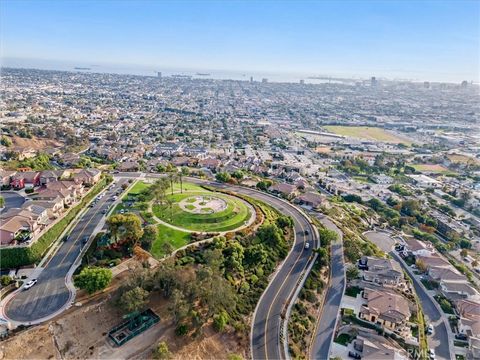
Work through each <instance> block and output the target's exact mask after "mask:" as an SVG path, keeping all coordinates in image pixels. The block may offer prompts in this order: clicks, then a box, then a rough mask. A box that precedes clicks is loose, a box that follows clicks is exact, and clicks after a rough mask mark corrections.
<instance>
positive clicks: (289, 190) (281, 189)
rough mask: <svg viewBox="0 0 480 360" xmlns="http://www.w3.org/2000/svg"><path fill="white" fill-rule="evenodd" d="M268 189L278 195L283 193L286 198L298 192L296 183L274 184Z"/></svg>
mask: <svg viewBox="0 0 480 360" xmlns="http://www.w3.org/2000/svg"><path fill="white" fill-rule="evenodd" d="M268 191H269V192H271V193H273V194H276V195H282V196H283V197H284V198H286V199H292V198H293V197H294V196H295V195H297V193H298V191H297V187H296V186H295V185H291V184H286V183H279V184H274V185H272V186H270V187H269V188H268Z"/></svg>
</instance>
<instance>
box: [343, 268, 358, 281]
mask: <svg viewBox="0 0 480 360" xmlns="http://www.w3.org/2000/svg"><path fill="white" fill-rule="evenodd" d="M346 275H347V280H348V281H351V280H354V279H356V278H358V275H360V272H359V271H358V269H357V267H356V266H355V265H353V266H349V267H348V268H347V271H346Z"/></svg>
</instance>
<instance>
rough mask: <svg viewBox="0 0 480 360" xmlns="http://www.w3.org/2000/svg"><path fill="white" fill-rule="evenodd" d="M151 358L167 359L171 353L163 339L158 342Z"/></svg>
mask: <svg viewBox="0 0 480 360" xmlns="http://www.w3.org/2000/svg"><path fill="white" fill-rule="evenodd" d="M152 355H153V358H154V359H158V360H165V359H169V358H170V357H171V356H172V354H171V353H170V350H168V345H167V343H166V342H165V341H162V342H160V343H158V345H157V347H156V348H155V349H154V350H153V354H152Z"/></svg>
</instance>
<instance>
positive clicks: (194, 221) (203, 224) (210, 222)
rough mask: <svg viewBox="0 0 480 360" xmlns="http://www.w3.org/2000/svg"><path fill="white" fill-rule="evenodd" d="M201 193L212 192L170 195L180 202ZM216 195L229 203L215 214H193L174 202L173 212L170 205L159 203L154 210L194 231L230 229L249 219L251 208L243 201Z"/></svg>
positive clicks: (174, 222) (176, 223)
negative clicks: (160, 204)
mask: <svg viewBox="0 0 480 360" xmlns="http://www.w3.org/2000/svg"><path fill="white" fill-rule="evenodd" d="M201 194H211V193H209V192H207V191H205V190H204V191H203V192H188V193H184V194H174V195H170V196H169V197H170V199H172V200H173V201H175V202H178V201H181V200H182V199H184V198H187V197H189V196H194V195H201ZM215 196H217V197H220V198H223V199H226V200H227V202H228V205H227V208H226V209H225V210H224V211H220V212H218V213H214V214H192V213H189V212H186V211H183V210H182V209H181V208H180V207H179V206H178V205H176V204H174V205H173V213H171V211H170V209H169V208H168V207H165V206H163V207H162V206H159V205H155V206H154V207H153V212H154V214H155V215H156V216H157V217H158V218H160V219H162V220H164V221H166V222H169V223H171V224H173V225H176V226H180V227H183V228H185V229H189V230H193V231H228V230H232V229H235V228H237V227H239V226H241V225H243V223H244V222H245V221H246V220H248V218H249V215H250V214H249V209H248V208H247V206H246V205H245V204H244V203H243V202H242V201H240V200H238V199H235V198H232V197H227V196H224V195H218V194H215ZM172 215H173V216H172Z"/></svg>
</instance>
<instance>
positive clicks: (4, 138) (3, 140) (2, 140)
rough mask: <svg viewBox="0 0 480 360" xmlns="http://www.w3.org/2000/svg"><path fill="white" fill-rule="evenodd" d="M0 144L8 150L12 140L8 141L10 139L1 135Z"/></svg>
mask: <svg viewBox="0 0 480 360" xmlns="http://www.w3.org/2000/svg"><path fill="white" fill-rule="evenodd" d="M0 144H2V145H3V146H5V147H7V148H8V147H10V146H12V140H10V138H8V137H6V136H5V135H3V136H2V138H1V139H0Z"/></svg>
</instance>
